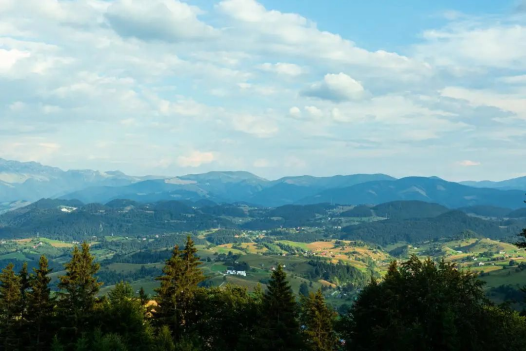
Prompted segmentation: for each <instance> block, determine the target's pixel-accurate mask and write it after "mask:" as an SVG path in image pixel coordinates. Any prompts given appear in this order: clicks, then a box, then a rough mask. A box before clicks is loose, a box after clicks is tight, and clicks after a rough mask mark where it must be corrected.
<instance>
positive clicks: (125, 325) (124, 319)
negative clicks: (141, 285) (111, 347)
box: [101, 282, 152, 351]
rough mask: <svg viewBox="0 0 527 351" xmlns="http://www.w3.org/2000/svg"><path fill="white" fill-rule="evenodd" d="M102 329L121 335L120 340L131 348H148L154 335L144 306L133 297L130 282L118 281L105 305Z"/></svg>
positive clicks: (138, 349) (138, 350)
mask: <svg viewBox="0 0 527 351" xmlns="http://www.w3.org/2000/svg"><path fill="white" fill-rule="evenodd" d="M103 307H104V308H103V310H102V312H101V314H102V323H101V324H102V329H103V330H104V331H105V333H109V334H112V335H119V336H120V342H121V343H122V344H124V345H126V346H127V349H129V350H137V351H140V350H147V349H148V348H149V347H150V345H151V343H152V337H151V335H150V334H149V331H148V330H147V322H146V321H145V315H144V307H143V306H142V305H141V302H140V301H139V300H138V299H136V298H134V297H133V290H132V287H131V286H130V284H129V283H125V282H120V283H118V284H117V285H116V286H115V287H114V288H113V289H112V290H111V291H110V292H109V293H108V299H107V301H106V302H105V304H104V305H103ZM116 347H117V346H116Z"/></svg>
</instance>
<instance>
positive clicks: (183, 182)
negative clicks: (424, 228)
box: [0, 159, 525, 212]
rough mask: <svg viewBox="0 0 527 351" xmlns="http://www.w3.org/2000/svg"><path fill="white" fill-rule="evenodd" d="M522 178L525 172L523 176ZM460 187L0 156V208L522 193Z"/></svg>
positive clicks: (453, 198)
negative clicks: (76, 164)
mask: <svg viewBox="0 0 527 351" xmlns="http://www.w3.org/2000/svg"><path fill="white" fill-rule="evenodd" d="M523 179H524V180H525V178H523ZM486 185H488V183H487V182H481V184H480V183H479V182H478V186H467V185H462V184H458V183H453V182H447V181H445V180H442V179H440V178H437V177H430V178H426V177H406V178H401V179H396V178H393V177H391V176H389V175H386V174H352V175H336V176H330V177H315V176H310V175H303V176H288V177H283V178H280V179H277V180H268V179H265V178H262V177H259V176H257V175H254V174H252V173H250V172H246V171H213V172H207V173H201V174H187V175H183V176H176V177H155V176H144V177H135V176H129V175H126V174H124V173H123V172H120V171H108V172H100V171H93V170H68V171H63V170H61V169H59V168H56V167H49V166H44V165H41V164H39V163H36V162H17V161H7V160H3V159H0V204H1V207H0V211H2V212H5V211H8V210H10V209H12V208H16V207H18V206H19V205H18V203H24V202H33V201H36V200H38V199H40V198H61V199H70V200H73V199H77V200H80V201H82V202H83V203H93V202H98V203H107V202H109V201H111V200H115V199H128V200H133V201H137V202H142V203H147V202H156V201H169V200H177V201H192V202H196V201H200V200H203V201H208V202H212V203H240V202H243V203H247V204H252V205H257V206H263V207H277V206H282V205H287V204H314V203H324V202H327V203H335V204H347V205H357V204H371V205H377V204H380V203H384V202H390V201H400V200H418V201H425V202H435V203H438V204H440V205H443V206H446V207H448V208H459V207H469V206H497V207H503V208H510V209H515V208H518V207H519V206H521V204H522V202H523V200H524V193H523V192H522V190H506V189H508V187H514V186H517V187H521V185H522V182H521V178H517V179H511V180H508V181H503V182H497V183H496V184H494V186H495V187H496V189H490V188H485V187H482V186H486Z"/></svg>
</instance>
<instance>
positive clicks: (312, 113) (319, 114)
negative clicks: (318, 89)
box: [304, 106, 324, 118]
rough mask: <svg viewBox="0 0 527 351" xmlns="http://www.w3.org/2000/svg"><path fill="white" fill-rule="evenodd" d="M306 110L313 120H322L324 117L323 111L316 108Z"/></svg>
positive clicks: (311, 107)
mask: <svg viewBox="0 0 527 351" xmlns="http://www.w3.org/2000/svg"><path fill="white" fill-rule="evenodd" d="M304 110H306V112H307V113H308V114H309V115H310V116H311V117H313V118H320V117H322V116H323V115H324V114H323V112H322V110H321V109H319V108H318V107H316V106H305V107H304Z"/></svg>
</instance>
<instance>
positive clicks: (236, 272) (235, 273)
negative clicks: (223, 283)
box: [227, 269, 247, 277]
mask: <svg viewBox="0 0 527 351" xmlns="http://www.w3.org/2000/svg"><path fill="white" fill-rule="evenodd" d="M227 274H229V275H241V276H244V277H246V276H247V273H246V272H245V271H235V270H231V269H228V270H227Z"/></svg>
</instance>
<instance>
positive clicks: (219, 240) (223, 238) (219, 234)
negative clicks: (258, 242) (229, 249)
mask: <svg viewBox="0 0 527 351" xmlns="http://www.w3.org/2000/svg"><path fill="white" fill-rule="evenodd" d="M240 234H241V231H238V230H232V229H221V230H217V231H215V232H214V233H213V234H211V235H208V236H207V241H209V242H211V243H213V244H215V245H222V244H235V243H248V242H251V240H250V239H249V238H245V237H242V236H239V235H240Z"/></svg>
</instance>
